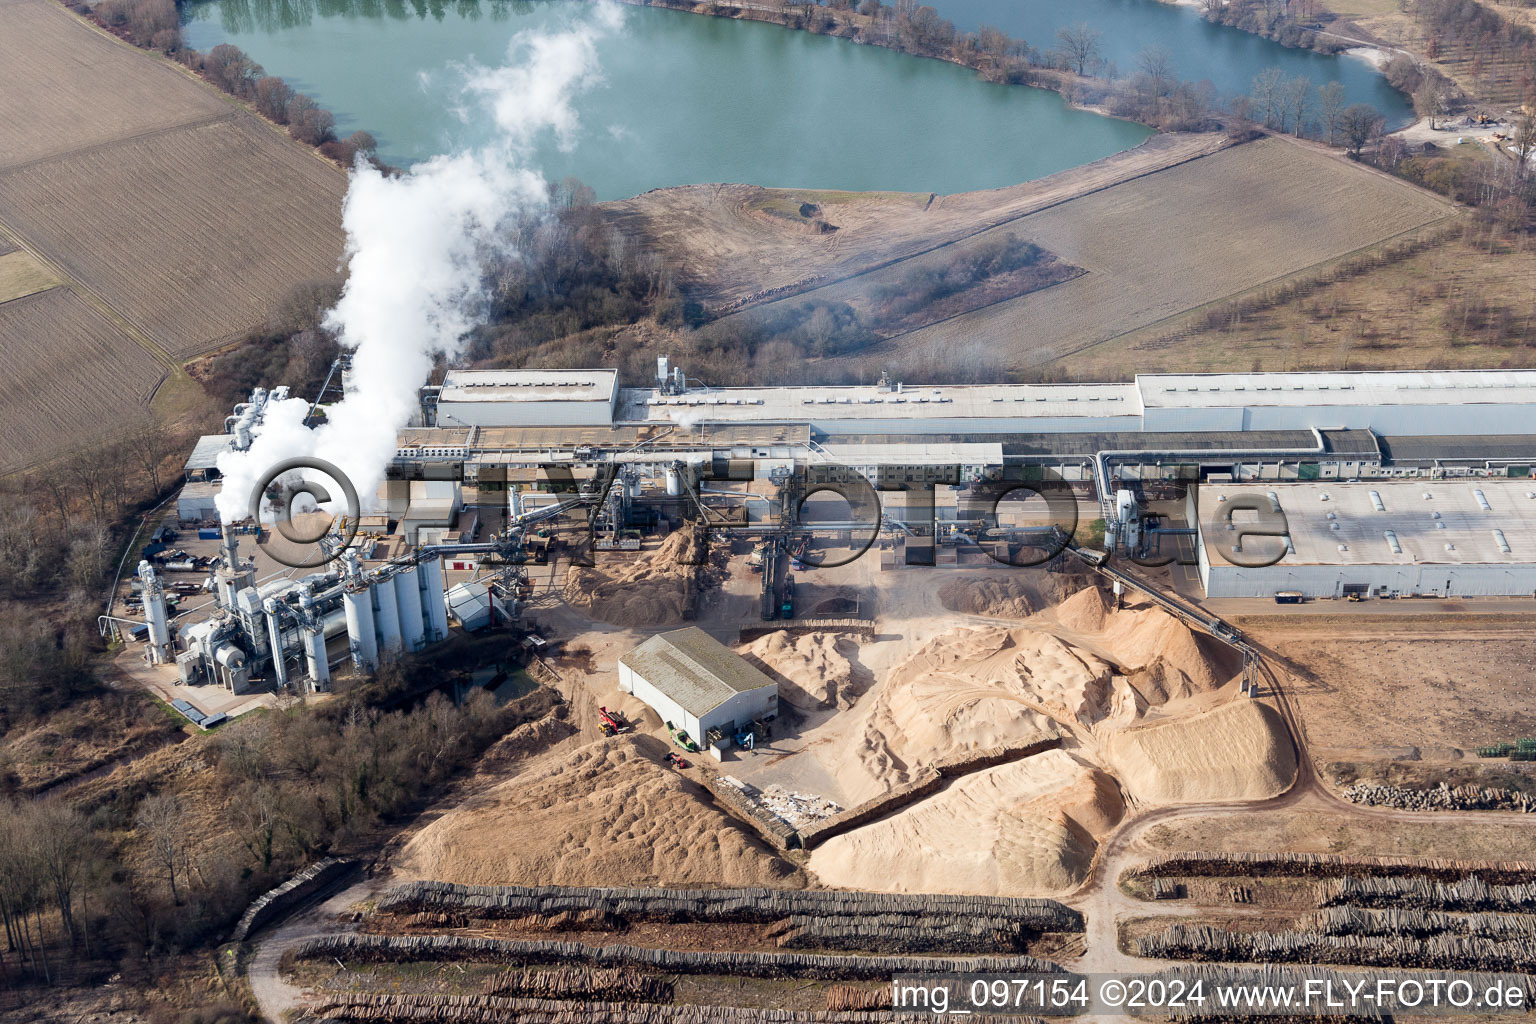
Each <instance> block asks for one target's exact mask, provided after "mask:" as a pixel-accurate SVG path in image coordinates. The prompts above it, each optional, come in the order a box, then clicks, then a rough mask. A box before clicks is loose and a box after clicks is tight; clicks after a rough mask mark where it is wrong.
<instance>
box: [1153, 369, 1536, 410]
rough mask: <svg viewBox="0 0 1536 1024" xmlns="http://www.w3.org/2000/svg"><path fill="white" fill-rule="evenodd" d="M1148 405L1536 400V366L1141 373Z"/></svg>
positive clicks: (1205, 406) (1197, 406)
mask: <svg viewBox="0 0 1536 1024" xmlns="http://www.w3.org/2000/svg"><path fill="white" fill-rule="evenodd" d="M1136 387H1137V389H1138V390H1139V392H1140V396H1141V404H1142V406H1143V407H1144V408H1148V409H1157V408H1171V409H1209V408H1228V407H1248V406H1273V405H1300V406H1317V405H1348V406H1376V405H1488V404H1495V403H1499V404H1536V370H1447V371H1421V370H1402V371H1399V370H1386V371H1376V372H1367V373H1155V374H1139V375H1137V377H1136Z"/></svg>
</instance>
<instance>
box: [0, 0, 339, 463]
mask: <svg viewBox="0 0 1536 1024" xmlns="http://www.w3.org/2000/svg"><path fill="white" fill-rule="evenodd" d="M0 25H3V26H4V29H3V31H0V75H3V76H4V87H3V88H0V139H4V140H5V141H4V145H3V147H0V253H6V252H11V251H12V250H15V249H20V250H21V253H20V254H17V253H15V252H11V256H9V257H4V256H0V260H4V261H6V262H0V301H3V299H5V298H6V297H12V301H10V302H4V304H3V305H0V316H3V318H4V322H5V325H6V328H5V331H4V333H3V335H0V365H4V366H5V367H6V370H7V376H6V378H5V381H4V384H5V389H6V391H5V394H6V399H7V406H6V410H5V413H4V414H3V415H4V419H5V425H6V429H5V431H4V434H3V438H4V440H3V442H0V472H5V471H9V470H14V469H17V468H20V467H23V466H26V465H28V464H31V463H33V462H36V461H38V460H41V459H46V458H49V457H51V456H54V455H57V454H60V453H62V452H65V451H68V450H69V449H71V448H73V447H75V446H77V445H79V444H81V443H86V442H90V441H94V440H97V439H99V438H101V437H102V436H104V435H106V434H107V433H108V432H109V431H111V430H112V428H113V426H114V424H117V423H121V422H124V421H139V420H142V419H144V418H145V417H146V416H147V413H148V410H147V407H146V405H147V402H148V401H149V399H150V397H151V396H152V395H154V394H155V393H156V389H157V387H158V385H159V384H160V383H161V382H163V381H165V380H166V378H168V377H177V378H180V377H181V375H182V370H181V368H180V365H179V364H180V362H181V361H183V360H186V359H188V358H191V357H193V356H196V355H198V354H201V353H204V352H207V351H210V350H211V349H213V348H216V347H218V346H219V345H220V344H223V343H224V342H225V341H227V340H229V339H230V338H231V337H232V336H235V335H238V334H240V333H242V332H243V331H245V330H248V329H249V328H251V327H254V326H256V325H258V324H260V323H261V321H262V320H263V319H264V318H265V317H266V315H267V313H268V312H269V310H270V309H271V307H272V305H273V304H274V303H275V302H276V301H277V300H278V299H280V298H281V297H282V296H283V295H284V294H285V293H286V292H287V291H288V290H289V289H290V288H292V287H293V286H294V285H295V284H298V283H301V282H304V281H307V280H313V279H315V278H320V277H327V276H331V275H334V274H336V273H337V265H338V262H339V260H340V257H341V253H342V241H343V237H342V232H341V197H342V195H343V194H344V192H345V189H346V178H345V176H344V175H343V174H341V173H340V172H339V171H337V170H336V169H335V168H334V167H333V166H331V165H330V164H328V163H327V162H325V161H323V160H321V159H319V158H318V157H317V156H316V155H315V154H314V153H313V152H311V151H309V150H308V149H306V148H304V147H301V146H299V145H298V144H297V143H294V142H292V141H291V140H289V139H288V138H286V137H285V136H283V135H280V134H279V133H278V132H276V131H275V130H273V129H272V128H271V127H270V126H269V125H267V124H266V123H265V122H263V121H261V120H259V119H258V118H256V117H255V116H254V115H253V114H251V113H249V112H248V111H246V110H245V109H243V108H241V107H240V106H238V105H237V104H235V103H233V102H232V101H230V100H228V99H226V98H225V97H223V96H222V95H220V94H219V93H217V92H215V91H214V90H213V89H212V88H211V87H209V86H206V85H205V84H203V83H201V82H199V81H197V80H196V79H194V78H192V77H191V76H190V75H188V74H186V73H184V72H183V71H181V70H180V69H179V68H177V67H175V66H173V65H171V64H169V63H167V62H165V61H164V60H162V59H160V58H159V57H156V56H154V55H151V54H149V53H145V52H142V51H139V50H135V49H134V48H133V47H131V46H128V45H127V44H126V43H123V42H121V41H119V40H117V39H114V38H112V37H111V36H109V35H107V34H106V33H104V32H100V31H97V30H96V29H95V28H94V27H92V26H90V25H88V24H87V23H86V22H84V21H83V20H81V19H80V18H78V17H76V16H75V15H73V14H71V13H70V12H69V11H67V10H65V9H64V8H62V7H60V6H59V5H58V4H56V3H54V2H53V0H0ZM50 281H51V282H52V283H54V284H56V285H57V287H54V288H53V290H52V291H48V292H43V293H42V294H41V295H30V297H27V298H16V297H15V296H26V295H29V293H31V292H34V291H36V290H37V288H38V287H41V286H45V285H48V284H49V282H50ZM54 381H57V382H59V383H58V384H57V385H55V384H53V383H52V382H54ZM108 383H111V384H112V386H110V387H109V386H106V385H107V384H108ZM172 390H175V389H174V388H173V389H172ZM13 424H14V425H15V426H13Z"/></svg>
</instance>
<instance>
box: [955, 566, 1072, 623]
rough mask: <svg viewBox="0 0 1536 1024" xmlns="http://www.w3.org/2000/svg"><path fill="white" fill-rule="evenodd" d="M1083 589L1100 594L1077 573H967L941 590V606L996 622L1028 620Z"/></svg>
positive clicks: (1016, 571)
mask: <svg viewBox="0 0 1536 1024" xmlns="http://www.w3.org/2000/svg"><path fill="white" fill-rule="evenodd" d="M1083 588H1087V589H1089V590H1093V591H1095V592H1097V587H1096V584H1095V583H1094V580H1093V578H1092V577H1085V576H1083V575H1081V574H1079V573H1076V572H1020V571H1018V570H1014V571H1012V572H998V573H987V574H981V573H976V572H972V571H966V572H963V573H961V574H960V575H957V576H955V577H953V578H952V579H949V580H947V581H945V583H944V584H943V585H941V586H940V587H939V590H938V597H939V603H940V604H942V605H943V606H944V607H945V608H948V609H949V610H950V611H952V612H960V613H962V614H964V615H984V616H986V617H988V618H993V619H1024V618H1028V617H1029V616H1031V615H1034V614H1035V613H1036V612H1038V611H1040V610H1041V609H1043V608H1049V607H1050V606H1052V605H1058V604H1060V603H1061V602H1062V601H1063V600H1065V599H1067V597H1068V595H1071V594H1073V593H1076V592H1078V591H1080V590H1082V589H1083Z"/></svg>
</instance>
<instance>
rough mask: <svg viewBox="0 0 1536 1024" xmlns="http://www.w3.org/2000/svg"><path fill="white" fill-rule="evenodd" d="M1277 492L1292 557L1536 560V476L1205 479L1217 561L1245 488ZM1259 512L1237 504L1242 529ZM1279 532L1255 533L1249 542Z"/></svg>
mask: <svg viewBox="0 0 1536 1024" xmlns="http://www.w3.org/2000/svg"><path fill="white" fill-rule="evenodd" d="M1253 494H1258V495H1263V496H1266V497H1269V498H1271V500H1277V501H1278V502H1279V505H1280V510H1281V511H1282V512H1283V513H1284V514H1285V517H1286V525H1287V528H1288V529H1289V530H1290V539H1291V545H1292V547H1293V549H1294V550H1293V551H1292V552H1290V553H1287V554H1286V556H1285V558H1284V559H1282V560H1281V561H1280V563H1279V565H1278V568H1282V569H1283V568H1284V567H1285V566H1287V565H1298V566H1299V565H1394V564H1396V565H1424V564H1437V565H1472V564H1494V565H1499V564H1502V565H1528V564H1533V563H1536V480H1530V479H1509V478H1501V477H1485V478H1470V479H1458V480H1455V481H1451V480H1413V481H1408V480H1395V481H1387V480H1381V481H1364V482H1360V483H1342V482H1339V481H1330V482H1327V483H1323V482H1318V483H1284V484H1282V483H1272V484H1231V485H1219V486H1218V485H1206V486H1205V487H1202V488H1201V489H1200V531H1201V539H1202V541H1203V542H1204V544H1205V546H1206V551H1207V553H1208V555H1209V557H1210V558H1211V563H1212V564H1213V565H1221V564H1225V562H1226V560H1225V559H1224V558H1222V557H1221V555H1220V554H1218V553H1216V552H1215V550H1214V548H1215V546H1216V545H1228V544H1230V543H1231V542H1230V540H1228V539H1227V538H1228V537H1229V535H1230V534H1231V532H1232V531H1231V530H1229V529H1228V527H1227V524H1226V522H1225V521H1224V519H1225V516H1224V515H1223V510H1224V507H1225V506H1226V502H1225V501H1223V500H1222V498H1223V497H1226V498H1228V499H1232V498H1235V497H1237V496H1238V495H1253ZM1256 518H1257V516H1256V515H1255V514H1254V513H1251V512H1250V513H1244V512H1238V513H1235V514H1234V515H1233V519H1234V520H1236V522H1237V523H1238V525H1239V528H1240V527H1241V524H1242V523H1243V522H1245V521H1247V522H1253V521H1255V519H1256ZM1278 543H1280V541H1279V540H1273V541H1271V540H1268V539H1259V538H1250V539H1249V540H1247V541H1245V543H1244V546H1245V548H1249V547H1251V548H1253V549H1254V550H1274V549H1273V548H1272V547H1271V548H1267V549H1266V548H1265V547H1264V545H1273V544H1278Z"/></svg>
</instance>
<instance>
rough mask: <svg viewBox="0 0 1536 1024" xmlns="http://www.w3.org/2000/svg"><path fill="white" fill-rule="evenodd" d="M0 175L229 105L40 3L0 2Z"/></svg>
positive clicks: (220, 113)
mask: <svg viewBox="0 0 1536 1024" xmlns="http://www.w3.org/2000/svg"><path fill="white" fill-rule="evenodd" d="M0 24H4V26H5V31H3V32H0V68H3V69H4V74H5V88H4V89H0V138H3V139H4V140H5V146H4V147H3V148H0V172H3V171H5V170H7V169H10V168H13V167H15V166H17V165H18V164H25V163H28V162H30V161H33V160H37V159H41V158H43V157H48V156H57V155H59V154H62V153H72V152H74V151H76V150H79V149H82V148H84V147H87V146H93V145H97V144H100V143H108V142H114V141H116V140H118V139H125V138H130V137H132V136H135V135H142V134H144V133H145V132H152V131H157V130H160V129H165V128H173V127H176V126H178V125H183V124H187V123H189V122H191V121H196V120H202V119H206V118H210V117H220V116H223V115H225V114H228V113H229V112H230V106H229V104H227V103H225V102H224V100H223V99H222V98H221V97H219V96H218V95H217V94H216V93H214V92H213V91H212V90H208V89H198V88H193V87H192V86H193V83H192V82H190V81H188V80H187V78H186V76H185V75H183V74H181V73H180V72H179V71H177V70H176V69H175V68H173V67H170V66H168V65H165V64H162V63H161V62H159V61H156V60H152V59H149V58H148V57H147V55H145V54H142V53H139V52H138V51H136V50H134V49H133V48H132V47H129V46H125V45H119V44H117V43H115V42H114V41H113V40H111V39H110V38H108V37H106V36H105V35H102V34H99V33H96V32H93V31H91V30H90V29H89V28H88V27H87V26H86V25H85V24H84V23H83V22H81V21H80V20H79V19H78V18H77V17H75V15H73V14H71V13H70V12H68V11H66V10H64V9H63V8H62V7H60V6H59V5H58V4H56V3H51V2H48V0H0Z"/></svg>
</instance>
